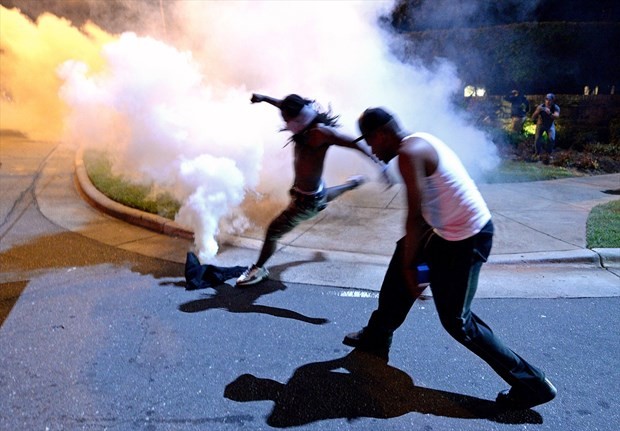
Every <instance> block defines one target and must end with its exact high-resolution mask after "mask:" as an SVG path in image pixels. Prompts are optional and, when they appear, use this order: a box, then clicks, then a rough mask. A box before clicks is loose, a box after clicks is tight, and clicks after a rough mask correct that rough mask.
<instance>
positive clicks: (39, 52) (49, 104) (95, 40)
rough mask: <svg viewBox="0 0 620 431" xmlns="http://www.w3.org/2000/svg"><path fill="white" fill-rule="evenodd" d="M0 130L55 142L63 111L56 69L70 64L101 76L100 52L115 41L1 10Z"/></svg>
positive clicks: (54, 20)
mask: <svg viewBox="0 0 620 431" xmlns="http://www.w3.org/2000/svg"><path fill="white" fill-rule="evenodd" d="M0 29H2V31H0V63H1V65H2V66H1V68H0V128H1V129H7V130H16V131H20V132H23V133H25V134H27V135H28V136H29V137H30V138H32V139H40V140H57V139H60V137H61V136H62V133H63V127H64V125H63V119H64V117H65V115H66V110H67V108H66V107H65V106H64V104H63V102H62V101H61V100H60V99H59V97H58V90H59V88H60V86H61V84H62V82H61V80H60V79H59V77H58V76H57V74H56V69H57V67H58V66H59V65H60V64H62V63H63V62H64V61H66V60H69V59H75V60H80V61H82V62H84V63H86V64H88V65H89V67H90V70H91V71H92V72H93V73H96V72H99V71H101V69H102V68H103V67H104V60H103V59H102V57H101V55H100V51H101V46H102V45H103V44H105V43H107V42H109V41H111V40H113V39H115V36H114V35H110V34H108V33H106V32H104V31H103V30H102V29H100V28H99V27H97V26H96V25H94V24H92V23H90V22H87V23H86V24H85V25H84V26H83V27H82V28H80V29H78V28H76V27H74V26H73V25H72V24H71V22H70V21H68V20H66V19H64V18H58V17H56V16H54V15H51V14H48V13H45V14H42V15H40V16H39V17H38V18H37V20H36V22H33V21H32V20H30V19H29V18H28V17H26V16H25V15H23V14H22V13H21V12H20V11H19V10H18V9H7V8H5V7H3V6H0Z"/></svg>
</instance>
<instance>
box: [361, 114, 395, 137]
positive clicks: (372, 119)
mask: <svg viewBox="0 0 620 431" xmlns="http://www.w3.org/2000/svg"><path fill="white" fill-rule="evenodd" d="M393 119H394V117H393V116H392V115H391V114H390V113H388V112H387V111H386V110H385V109H383V108H368V109H366V110H365V111H364V112H362V115H360V118H359V120H357V125H358V127H359V129H360V132H362V136H360V137H359V138H357V139H356V141H361V140H362V139H364V136H366V135H368V134H370V133H372V132H374V131H375V130H377V129H378V128H379V127H382V126H385V125H386V124H387V123H389V122H390V121H392V120H393Z"/></svg>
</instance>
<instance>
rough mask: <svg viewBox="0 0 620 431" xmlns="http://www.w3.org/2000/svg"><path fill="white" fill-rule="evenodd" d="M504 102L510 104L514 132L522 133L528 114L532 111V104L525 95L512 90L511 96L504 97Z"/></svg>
mask: <svg viewBox="0 0 620 431" xmlns="http://www.w3.org/2000/svg"><path fill="white" fill-rule="evenodd" d="M504 100H505V101H507V102H508V103H510V118H511V120H512V131H513V132H517V133H521V132H522V131H523V123H525V118H526V116H527V113H528V112H529V111H530V102H528V100H527V98H526V97H525V96H524V95H522V94H519V90H512V91H511V92H510V94H509V95H507V96H504Z"/></svg>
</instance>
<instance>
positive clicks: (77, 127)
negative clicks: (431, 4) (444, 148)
mask: <svg viewBox="0 0 620 431" xmlns="http://www.w3.org/2000/svg"><path fill="white" fill-rule="evenodd" d="M128 4H131V3H128ZM391 6H392V1H386V2H380V1H376V2H375V1H373V2H366V1H359V2H357V1H342V2H268V1H265V2H263V1H235V2H208V1H178V2H176V3H175V7H174V8H173V7H168V8H167V10H168V11H169V12H171V11H173V14H172V13H171V16H167V17H166V18H167V22H168V24H169V25H168V27H167V28H168V32H167V36H166V38H165V42H164V41H161V40H158V39H156V38H152V37H148V36H144V33H142V34H143V35H142V36H138V35H137V34H134V33H124V34H122V35H121V36H120V37H119V38H118V39H117V40H114V41H112V42H110V43H108V44H107V45H105V46H104V48H103V49H102V51H101V55H102V57H103V58H104V60H105V63H106V65H105V67H103V68H102V69H101V70H97V71H92V70H89V69H88V67H87V66H86V65H85V64H84V63H80V62H77V61H69V62H66V63H64V64H63V66H62V67H61V68H60V69H59V71H60V75H61V77H62V78H63V79H64V85H63V87H62V91H61V95H62V97H63V100H65V101H66V102H67V104H68V105H69V106H70V108H71V114H70V116H69V117H68V118H67V125H68V135H69V136H70V138H71V139H72V140H73V141H75V142H80V143H82V144H88V145H92V146H95V147H98V148H105V149H107V150H108V152H110V153H112V154H113V155H114V162H115V169H116V170H118V171H119V172H122V173H123V175H125V176H131V177H133V179H134V180H135V181H140V182H145V183H150V182H154V183H155V184H156V186H157V187H159V188H162V189H167V190H172V191H173V192H174V194H175V196H176V197H177V199H179V200H180V201H181V202H182V203H183V207H182V208H181V211H180V212H179V214H178V216H177V221H179V222H180V223H182V224H185V225H187V226H188V227H190V228H191V229H192V230H194V232H195V233H196V235H195V236H196V248H197V250H198V252H199V257H200V259H201V260H202V261H209V260H212V259H213V258H214V256H215V255H216V253H217V249H218V245H217V236H218V233H219V232H220V231H222V230H223V231H230V230H236V231H239V229H243V228H244V227H245V226H247V223H246V220H245V216H244V215H243V213H242V212H241V210H240V209H239V208H240V204H241V202H242V201H243V199H244V198H247V196H248V194H247V192H248V191H249V190H258V191H259V192H262V193H265V195H273V194H276V195H278V196H280V197H283V196H285V194H286V190H287V189H288V187H289V186H290V182H291V164H292V163H291V161H292V160H291V159H292V154H291V150H292V146H289V147H287V148H286V149H285V150H282V149H281V148H282V146H283V144H284V143H285V141H286V140H287V138H288V135H287V134H278V133H276V132H277V131H278V130H279V128H280V127H281V126H282V120H281V118H280V116H279V112H278V111H277V109H275V108H273V107H271V106H269V105H266V104H260V105H251V104H250V103H249V97H250V94H251V93H252V92H259V93H265V94H269V95H272V96H274V97H279V98H280V97H283V96H285V95H286V94H289V93H298V94H301V95H302V96H304V97H308V98H313V99H316V100H317V101H318V102H320V103H321V104H323V106H324V107H327V106H328V104H331V106H332V107H333V109H334V112H335V113H336V114H340V116H341V117H340V122H341V124H342V125H343V128H342V129H343V131H344V132H347V133H350V134H351V135H356V134H357V130H356V119H357V117H358V116H359V114H360V113H361V112H362V111H363V110H364V109H365V108H367V107H369V106H384V107H386V108H387V109H388V110H390V111H392V112H393V113H395V114H396V116H397V117H398V118H399V119H400V120H401V123H402V124H403V126H404V127H405V128H407V129H409V130H411V131H427V132H431V133H434V134H436V135H438V136H439V137H440V138H442V139H443V140H444V141H446V143H447V144H448V145H450V146H451V147H452V148H453V149H454V150H455V151H456V152H457V153H458V154H459V155H460V156H461V158H462V159H463V161H464V163H465V165H466V166H467V167H468V169H469V170H470V172H471V173H472V174H474V176H475V175H477V174H478V173H480V172H482V171H484V170H486V169H488V168H489V167H491V166H493V165H494V164H495V163H496V161H497V156H496V153H495V147H494V145H493V144H492V142H490V140H489V139H488V138H487V137H486V136H485V135H484V133H482V132H481V131H479V130H477V129H475V128H474V127H472V126H470V125H469V124H468V123H467V120H466V118H465V117H464V116H463V115H462V114H461V113H458V112H456V111H455V110H454V109H453V107H452V106H451V104H450V102H449V101H450V100H451V99H452V98H453V96H454V95H455V94H458V93H460V92H461V91H462V88H461V85H462V84H461V83H460V81H459V79H458V77H457V76H456V73H455V69H454V67H452V66H451V65H450V64H449V63H447V62H441V61H438V62H437V63H436V64H433V65H426V66H422V65H419V64H417V65H415V64H416V63H415V59H409V60H410V61H409V62H408V64H404V63H403V62H401V61H400V60H398V59H397V58H395V56H394V55H393V54H392V51H391V48H392V47H394V46H395V45H394V44H396V43H397V41H398V38H397V37H395V36H394V35H390V34H388V33H386V32H384V31H383V30H381V28H380V26H379V25H378V18H379V16H380V15H382V14H383V13H386V12H388V11H389V10H390V9H391ZM151 27H152V26H151ZM360 172H361V173H367V174H371V175H372V173H373V172H374V171H373V167H372V165H371V163H370V162H368V161H367V160H366V159H364V158H363V157H362V156H361V155H358V154H356V153H353V152H352V151H350V150H344V149H337V148H335V149H331V150H330V153H329V154H328V157H327V164H326V172H325V176H326V181H327V183H328V185H333V184H334V183H336V182H340V181H342V180H343V179H344V178H346V177H347V176H349V175H352V174H356V173H360ZM261 222H262V221H261Z"/></svg>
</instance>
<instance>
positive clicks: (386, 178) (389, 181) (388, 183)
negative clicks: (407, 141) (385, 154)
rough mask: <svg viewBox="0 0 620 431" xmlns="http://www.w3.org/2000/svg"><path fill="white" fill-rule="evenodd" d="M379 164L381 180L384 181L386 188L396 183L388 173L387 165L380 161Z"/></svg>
mask: <svg viewBox="0 0 620 431" xmlns="http://www.w3.org/2000/svg"><path fill="white" fill-rule="evenodd" d="M380 166H381V176H380V178H381V182H382V183H384V184H385V185H386V186H387V187H386V190H387V189H389V188H390V187H392V186H393V185H395V184H396V182H395V181H394V180H393V179H392V177H391V176H390V174H389V173H388V165H387V164H385V163H383V162H380Z"/></svg>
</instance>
